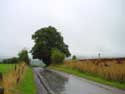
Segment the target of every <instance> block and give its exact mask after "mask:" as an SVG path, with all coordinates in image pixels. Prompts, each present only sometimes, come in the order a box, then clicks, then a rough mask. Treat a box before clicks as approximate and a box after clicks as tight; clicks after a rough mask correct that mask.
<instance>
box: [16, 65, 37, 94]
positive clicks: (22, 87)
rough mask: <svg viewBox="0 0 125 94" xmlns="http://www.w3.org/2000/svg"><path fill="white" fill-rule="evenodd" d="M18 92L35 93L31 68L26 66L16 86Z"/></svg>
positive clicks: (21, 93)
mask: <svg viewBox="0 0 125 94" xmlns="http://www.w3.org/2000/svg"><path fill="white" fill-rule="evenodd" d="M17 89H18V91H20V93H19V94H37V88H36V84H35V81H34V75H33V70H32V69H31V68H30V67H28V68H27V70H26V73H25V75H24V77H23V79H22V80H21V81H20V83H19V84H18V87H17Z"/></svg>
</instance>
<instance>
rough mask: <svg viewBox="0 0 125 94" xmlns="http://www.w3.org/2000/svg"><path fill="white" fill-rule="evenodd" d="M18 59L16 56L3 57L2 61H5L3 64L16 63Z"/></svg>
mask: <svg viewBox="0 0 125 94" xmlns="http://www.w3.org/2000/svg"><path fill="white" fill-rule="evenodd" d="M18 61H19V59H18V58H17V57H12V58H8V59H4V60H3V61H2V63H5V64H16V63H18Z"/></svg>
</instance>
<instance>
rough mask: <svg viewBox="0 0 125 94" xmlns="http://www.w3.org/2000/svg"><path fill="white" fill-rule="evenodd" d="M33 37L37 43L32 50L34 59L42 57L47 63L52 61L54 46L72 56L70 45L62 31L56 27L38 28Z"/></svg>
mask: <svg viewBox="0 0 125 94" xmlns="http://www.w3.org/2000/svg"><path fill="white" fill-rule="evenodd" d="M32 39H33V40H34V42H35V44H34V46H33V48H32V50H31V53H32V56H33V58H34V59H40V60H43V61H44V62H45V64H46V65H49V64H50V63H51V51H52V49H53V48H55V49H58V50H59V51H60V52H62V53H64V54H65V56H66V57H68V56H70V52H69V50H68V45H67V44H65V43H64V41H63V37H62V36H61V34H60V32H57V30H56V28H55V27H52V26H48V27H44V28H41V29H39V30H37V31H36V32H35V33H34V34H33V35H32Z"/></svg>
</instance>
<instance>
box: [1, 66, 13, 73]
mask: <svg viewBox="0 0 125 94" xmlns="http://www.w3.org/2000/svg"><path fill="white" fill-rule="evenodd" d="M14 66H15V64H0V72H1V73H3V74H5V73H7V72H9V71H10V70H12V69H14Z"/></svg>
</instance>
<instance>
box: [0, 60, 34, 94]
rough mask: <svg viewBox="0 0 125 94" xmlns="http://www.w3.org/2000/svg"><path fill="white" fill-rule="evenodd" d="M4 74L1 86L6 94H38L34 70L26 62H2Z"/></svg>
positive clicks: (0, 68)
mask: <svg viewBox="0 0 125 94" xmlns="http://www.w3.org/2000/svg"><path fill="white" fill-rule="evenodd" d="M0 71H1V73H2V74H3V80H1V82H0V83H1V84H0V86H2V87H4V89H5V91H4V93H5V94H36V86H35V82H34V78H33V72H32V69H31V68H30V67H28V66H27V65H26V64H25V63H24V62H22V63H19V64H0Z"/></svg>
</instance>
